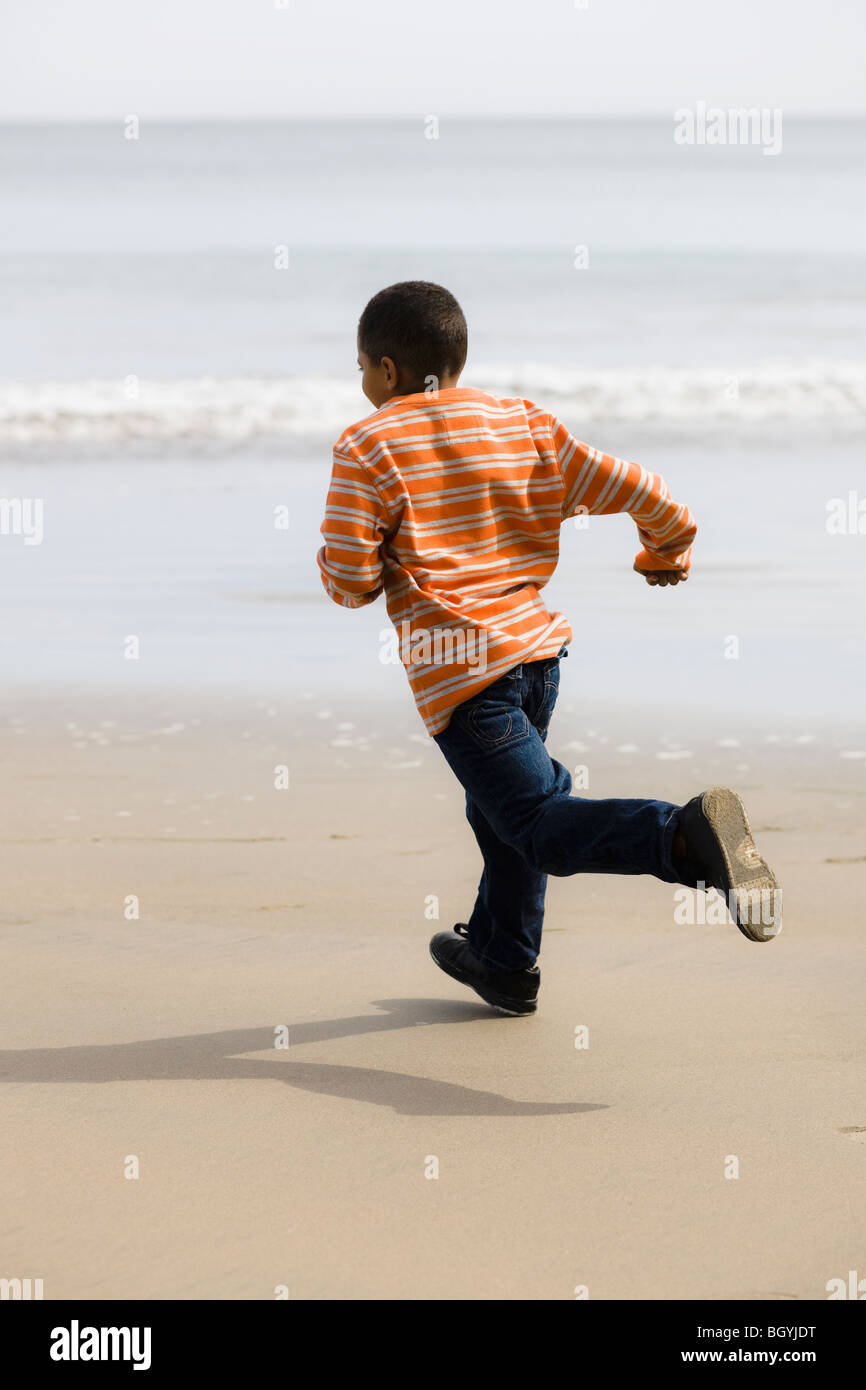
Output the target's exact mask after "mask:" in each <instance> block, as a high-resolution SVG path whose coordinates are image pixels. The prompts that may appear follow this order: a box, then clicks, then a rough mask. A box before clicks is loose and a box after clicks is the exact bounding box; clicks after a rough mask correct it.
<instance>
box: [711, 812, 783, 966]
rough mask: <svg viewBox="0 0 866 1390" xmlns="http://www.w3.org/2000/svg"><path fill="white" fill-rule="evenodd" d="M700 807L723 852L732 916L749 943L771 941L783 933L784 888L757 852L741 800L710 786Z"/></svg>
mask: <svg viewBox="0 0 866 1390" xmlns="http://www.w3.org/2000/svg"><path fill="white" fill-rule="evenodd" d="M701 807H702V809H703V812H704V815H705V816H706V818H707V820H708V821H709V823H710V825H711V827H712V829H713V833H714V834H715V836H716V839H717V840H718V842H719V845H720V847H721V850H722V855H723V858H724V861H725V868H726V870H727V873H728V885H727V889H726V890H724V891H725V897H726V900H727V904H728V911H729V912H730V914H731V917H732V918H733V920H734V922H735V923H736V924H737V926H738V927H739V929H740V931H741V932H742V933H743V935H744V936H745V937H748V939H749V941H772V940H773V938H774V937H776V936H778V934H779V932H780V931H781V930H782V889H781V886H780V884H779V881H778V879H777V878H776V875H775V874H774V873H773V871H772V869H771V868H770V866H769V864H767V862H766V860H765V859H763V858H762V857H761V855H760V854H759V852H758V848H757V846H756V844H755V841H754V840H753V838H752V828H751V826H750V825H749V818H748V816H747V815H746V808H745V806H744V805H743V803H742V800H741V799H740V797H739V796H738V795H737V793H736V792H735V791H732V790H731V788H730V787H711V788H710V789H709V791H706V792H704V795H703V798H702V800H701ZM720 891H723V890H721V889H720Z"/></svg>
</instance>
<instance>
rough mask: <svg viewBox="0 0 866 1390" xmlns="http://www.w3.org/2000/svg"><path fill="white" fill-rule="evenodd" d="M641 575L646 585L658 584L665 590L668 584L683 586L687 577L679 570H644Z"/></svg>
mask: <svg viewBox="0 0 866 1390" xmlns="http://www.w3.org/2000/svg"><path fill="white" fill-rule="evenodd" d="M642 573H643V577H644V579H645V580H646V582H647V584H653V585H656V584H658V585H661V587H662V588H663V589H665V588H667V586H668V584H685V582H686V580H687V579H688V577H689V576H688V574H683V573H682V572H681V571H680V570H655V571H649V572H647V571H646V570H644V571H642Z"/></svg>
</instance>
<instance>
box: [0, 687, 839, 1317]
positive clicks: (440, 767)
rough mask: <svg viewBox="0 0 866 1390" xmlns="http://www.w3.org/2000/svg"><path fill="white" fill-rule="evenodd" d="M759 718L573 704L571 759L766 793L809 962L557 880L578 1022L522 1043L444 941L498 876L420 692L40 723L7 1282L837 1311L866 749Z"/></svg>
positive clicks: (649, 897)
mask: <svg viewBox="0 0 866 1390" xmlns="http://www.w3.org/2000/svg"><path fill="white" fill-rule="evenodd" d="M323 714H326V715H327V717H319V716H321V715H323ZM341 725H343V726H345V725H352V726H353V727H340V726H341ZM729 732H730V731H728V730H725V731H722V730H718V731H715V732H712V731H710V730H705V731H704V734H703V737H702V740H700V741H696V740H694V739H691V740H685V741H683V742H681V737H682V736H681V735H679V736H678V734H677V731H676V730H674V732H673V733H669V734H667V735H664V737H666V739H667V742H664V743H663V742H661V741H660V738H659V736H657V735H656V734H654V733H653V732H652V731H642V733H641V734H636V733H635V730H634V727H628V728H626V727H625V726H624V725H622V724H618V723H617V721H616V719H614V718H613V717H609V721H608V725H607V726H605V725H600V726H599V727H597V728H593V727H592V725H591V724H590V722H589V721H588V720H587V719H585V718H578V717H577V716H575V715H574V714H572V715H565V716H563V715H561V714H560V713H559V712H557V715H556V717H555V721H554V726H553V732H552V736H551V747H552V750H553V751H554V752H555V753H557V754H558V755H559V756H562V757H564V758H565V759H566V760H567V761H570V762H571V763H575V762H578V761H580V762H589V763H590V764H591V767H592V785H591V788H590V794H595V795H599V796H601V795H658V796H664V797H669V798H670V799H672V800H675V801H684V800H685V799H686V798H687V797H688V796H689V795H691V794H693V793H694V792H695V791H697V790H699V789H700V788H701V787H702V786H705V785H709V784H712V783H714V782H718V781H724V782H730V783H732V784H733V785H735V786H737V787H738V788H739V789H740V790H741V791H742V792H743V795H744V797H745V799H746V803H747V806H748V807H749V810H750V814H751V816H752V821H753V825H754V826H755V828H756V838H757V840H758V843H759V845H760V847H761V848H762V850H763V851H764V852H765V853H766V855H767V857H768V858H770V860H771V862H772V863H773V865H774V867H775V868H776V869H777V872H778V874H779V877H780V878H781V880H782V882H783V885H784V891H785V899H786V914H785V923H784V927H783V930H782V932H781V934H780V935H779V937H778V938H777V939H776V940H774V941H772V942H770V943H768V944H766V945H754V944H751V943H749V942H747V941H746V940H745V939H744V938H743V937H742V936H741V935H740V933H739V932H738V931H737V930H736V929H735V928H734V927H733V926H732V925H730V924H728V925H725V926H713V925H690V926H686V925H680V924H677V923H675V921H674V919H673V898H672V894H673V890H672V889H671V887H670V886H668V885H665V884H661V883H657V882H656V881H654V880H651V879H648V878H639V879H629V878H621V879H619V878H613V877H601V876H588V877H584V878H580V879H571V880H556V881H551V885H550V890H549V897H548V916H547V925H546V928H545V937H544V944H543V951H542V956H541V960H540V964H541V968H542V987H541V997H540V999H541V1003H540V1009H539V1012H538V1014H537V1015H535V1016H533V1017H531V1018H524V1019H509V1018H504V1017H502V1016H500V1015H497V1014H495V1013H494V1012H492V1011H491V1010H489V1009H488V1008H487V1007H486V1006H485V1005H484V1004H483V1003H482V1002H481V1001H480V1000H477V999H476V998H475V996H474V995H472V994H471V993H470V992H469V991H468V990H466V989H464V988H462V987H461V986H460V985H458V984H456V983H455V982H453V981H451V980H449V979H448V978H447V977H445V976H444V975H442V974H441V973H440V972H439V971H438V970H437V969H436V967H435V966H434V965H433V963H432V961H431V960H430V959H429V956H428V953H427V942H428V939H429V936H430V935H431V934H432V932H433V931H435V930H438V929H440V928H442V927H443V926H450V925H451V924H452V923H453V922H454V921H456V920H460V919H463V920H465V917H466V915H467V913H468V911H469V910H470V908H471V903H472V898H473V896H474V887H475V883H476V880H477V876H478V871H479V862H478V857H477V852H476V850H475V846H474V842H473V840H472V837H471V834H470V832H469V830H468V827H467V826H466V824H465V822H464V821H463V818H462V793H461V791H460V789H459V787H458V786H457V784H456V783H455V782H454V781H453V779H452V777H451V774H450V773H449V771H448V769H447V767H446V766H445V764H444V761H443V760H442V759H441V756H440V754H439V753H438V750H437V749H436V748H435V746H434V745H432V744H431V743H430V741H429V740H428V739H427V737H426V735H425V734H424V731H423V728H422V726H421V725H420V722H419V721H418V720H417V716H416V715H415V713H414V710H413V709H412V707H411V705H410V703H409V701H408V695H407V696H406V703H405V707H404V708H403V713H402V714H400V715H399V717H393V718H392V717H391V715H390V713H388V712H387V711H385V712H383V711H382V710H377V709H375V708H371V709H370V710H369V711H362V712H359V711H358V710H353V711H348V710H347V709H345V708H339V707H337V706H332V707H331V709H330V711H323V710H322V708H321V703H320V702H318V701H317V700H315V699H312V698H311V699H309V700H307V701H306V702H304V701H289V700H284V701H273V702H268V701H264V700H257V699H250V700H249V701H243V700H240V699H234V700H233V701H232V702H228V701H226V702H224V703H223V704H220V703H219V702H216V701H215V700H214V698H213V695H212V694H210V695H203V696H201V697H197V696H195V695H194V694H192V693H189V692H188V693H187V694H186V695H185V696H183V697H180V696H178V695H172V696H170V697H169V696H167V695H166V696H160V695H158V694H152V695H150V696H143V695H142V696H135V697H133V696H131V695H129V694H127V695H125V696H120V695H118V694H117V693H115V694H114V695H109V694H104V695H101V696H93V695H84V694H81V695H72V694H71V695H69V696H67V697H64V698H61V697H59V696H50V697H49V696H45V697H43V698H41V699H39V700H35V701H28V700H25V699H24V698H23V697H22V698H21V699H20V700H18V701H16V702H13V708H12V713H11V716H10V721H9V723H8V724H7V725H6V727H5V728H4V730H3V732H2V752H3V760H4V764H5V778H4V780H5V785H6V790H7V796H6V798H5V799H4V800H5V811H4V820H3V824H2V840H3V851H4V853H3V862H4V893H3V913H2V933H0V950H2V978H3V983H4V1005H5V1006H4V1009H3V1029H2V1051H0V1084H2V1100H3V1116H4V1123H3V1125H2V1126H0V1186H2V1192H3V1201H2V1217H0V1249H2V1252H3V1258H2V1264H3V1268H2V1269H0V1275H2V1276H3V1277H7V1278H12V1277H20V1278H26V1277H30V1278H41V1279H42V1280H43V1281H44V1296H45V1298H46V1299H59V1298H85V1299H89V1298H94V1299H95V1298H115V1299H137V1298H161V1299H171V1298H178V1299H193V1298H205V1299H271V1298H274V1297H275V1296H276V1295H277V1292H278V1291H279V1290H280V1289H281V1288H287V1289H288V1291H289V1296H290V1297H291V1298H294V1299H386V1298H387V1299H391V1298H393V1299H413V1300H415V1299H436V1300H438V1299H533V1300H534V1299H572V1298H574V1297H575V1290H576V1289H580V1288H585V1289H586V1290H587V1291H588V1296H589V1298H590V1299H644V1298H650V1299H672V1298H686V1299H727V1298H741V1299H750V1300H762V1299H768V1300H772V1299H781V1300H785V1299H823V1298H826V1297H827V1293H826V1284H827V1281H828V1280H830V1279H833V1278H839V1277H841V1278H847V1276H848V1271H849V1270H850V1269H857V1270H859V1271H860V1274H861V1277H862V1276H863V1275H866V1266H864V1259H866V1256H864V1217H863V1213H864V1210H866V1201H864V1198H866V1176H864V1173H866V1101H864V1091H863V1083H862V1058H863V1046H862V981H863V963H864V948H863V935H862V920H863V910H862V903H863V895H864V883H866V836H864V828H863V808H864V791H866V787H864V777H866V759H864V758H862V757H857V756H852V755H856V754H858V753H860V752H861V751H862V750H860V749H859V748H858V747H857V746H856V744H852V743H850V741H849V742H848V743H846V742H845V741H844V740H842V741H841V742H840V741H839V740H836V742H835V743H834V742H833V740H832V739H829V738H826V737H824V736H821V735H813V734H809V733H807V734H802V733H801V734H798V733H797V732H796V731H789V732H786V733H783V734H781V735H780V734H778V733H774V732H773V731H769V732H768V731H766V730H763V731H762V730H754V731H752V732H751V733H750V734H748V735H742V736H741V737H739V738H738V739H737V740H736V743H734V742H733V741H732V740H731V739H730V738H726V737H723V736H724V735H727V734H729ZM720 740H721V742H720ZM678 744H680V746H677V745H678ZM572 745H573V746H572ZM659 754H663V755H664V756H661V757H660V756H659ZM846 754H847V755H848V756H845V755H846ZM283 764H285V765H286V766H287V767H288V769H289V781H290V785H289V788H288V789H287V790H276V789H275V788H274V775H275V774H274V769H275V767H277V766H279V765H283ZM132 895H134V896H135V897H136V898H137V899H138V909H137V910H138V916H137V917H136V916H135V915H134V910H135V907H134V903H132ZM434 897H435V899H437V900H438V914H439V915H438V918H435V917H433V916H431V915H430V914H431V913H432V911H433V910H434V908H433V907H431V905H430V901H429V900H430V899H431V898H434ZM579 1028H583V1029H588V1040H589V1045H588V1047H581V1048H577V1047H575V1036H576V1033H575V1030H576V1029H579ZM285 1029H287V1030H288V1034H287V1036H288V1046H285V1047H283V1046H275V1042H278V1041H281V1040H284V1038H285V1036H286V1035H285V1033H284V1032H280V1031H278V1030H285ZM133 1159H135V1160H137V1165H138V1176H137V1177H128V1176H125V1172H129V1171H132V1170H133V1168H134V1165H133ZM433 1160H435V1162H434V1161H433ZM734 1160H736V1163H734ZM737 1167H738V1173H739V1176H737V1177H733V1176H726V1172H727V1173H728V1174H730V1173H732V1172H733V1171H734V1170H735V1169H736V1168H737ZM437 1169H438V1176H429V1175H430V1174H432V1173H435V1172H436V1171H437Z"/></svg>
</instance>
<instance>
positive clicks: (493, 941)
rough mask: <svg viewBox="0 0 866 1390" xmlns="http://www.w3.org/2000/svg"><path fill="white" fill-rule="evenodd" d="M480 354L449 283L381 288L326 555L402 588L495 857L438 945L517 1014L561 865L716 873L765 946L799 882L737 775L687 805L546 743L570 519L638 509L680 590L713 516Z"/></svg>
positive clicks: (489, 997)
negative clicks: (477, 375) (566, 759)
mask: <svg viewBox="0 0 866 1390" xmlns="http://www.w3.org/2000/svg"><path fill="white" fill-rule="evenodd" d="M466 349H467V329H466V320H465V319H464V317H463V312H462V310H461V308H460V305H459V304H458V303H457V301H456V299H455V298H454V297H453V295H451V294H449V292H448V291H447V290H445V289H443V288H442V287H441V286H439V285H433V284H429V283H428V282H426V281H418V280H410V281H405V282H403V283H401V284H397V285H391V286H389V287H388V288H387V289H384V290H381V291H380V292H379V294H377V295H375V296H374V297H373V299H371V300H370V302H369V304H368V305H367V307H366V308H365V310H364V312H363V314H362V315H361V319H360V323H359V325H358V367H359V370H360V371H361V372H362V373H363V377H362V383H361V384H362V387H363V390H364V394H365V395H366V397H367V399H368V400H369V401H370V402H371V403H372V404H373V405H374V406H375V407H376V411H375V413H374V414H372V415H369V416H367V417H366V418H365V419H363V420H361V421H360V422H359V423H358V424H356V425H352V426H351V427H350V428H349V429H347V430H345V431H344V433H343V434H342V435H341V436H340V438H339V440H338V441H337V444H336V445H335V448H334V462H333V472H332V476H331V485H330V491H329V494H328V500H327V506H326V511H325V519H324V521H323V523H322V528H321V530H322V534H323V536H324V540H325V544H324V545H323V547H322V548H321V550H320V551H319V554H318V563H319V568H320V570H321V576H322V582H323V584H324V586H325V589H326V590H327V592H328V595H329V596H330V597H331V598H332V599H333V600H334V602H335V603H338V604H341V605H342V606H343V607H346V608H357V607H360V606H361V605H363V604H367V603H372V601H373V600H374V599H375V598H377V597H378V596H379V594H380V593H382V592H383V591H384V593H385V596H386V602H387V607H388V614H389V617H390V618H391V620H392V622H393V624H394V627H395V629H396V630H397V631H398V632H402V633H403V641H402V658H403V662H404V665H405V666H406V669H407V673H408V676H409V681H410V685H411V687H412V691H413V694H414V696H415V700H416V702H417V705H418V709H419V712H420V714H421V717H422V719H423V720H424V723H425V725H426V728H427V731H428V733H429V734H430V735H431V737H432V738H433V739H434V740H435V741H436V743H437V744H438V745H439V747H440V749H441V750H442V753H443V754H444V756H445V758H446V760H447V762H448V763H449V765H450V766H451V768H452V770H453V771H454V773H455V774H456V776H457V778H458V780H459V781H460V782H461V784H462V785H463V787H464V789H465V792H466V815H467V818H468V820H469V823H470V825H471V826H472V829H473V831H474V832H475V836H476V839H477V841H478V845H479V848H480V850H481V854H482V857H483V860H484V871H483V873H482V876H481V882H480V884H479V888H478V897H477V899H476V902H475V907H474V909H473V912H472V915H471V917H470V918H469V922H468V923H462V922H461V923H458V924H457V926H456V927H455V929H454V930H453V931H442V932H437V933H436V935H435V936H434V937H433V938H432V940H431V942H430V952H431V955H432V956H433V959H434V960H435V962H436V964H437V965H438V966H440V968H441V969H442V970H444V971H445V972H446V973H447V974H448V975H450V976H452V977H453V978H454V979H456V980H459V981H460V982H461V983H463V984H466V985H468V986H470V988H472V989H474V990H475V992H476V994H478V995H480V997H481V998H482V999H483V1000H485V1002H486V1003H488V1004H490V1005H492V1006H493V1007H494V1008H496V1009H498V1010H499V1011H500V1012H503V1013H507V1014H513V1015H517V1014H529V1013H533V1012H535V1010H536V1008H537V1000H538V987H539V983H540V979H541V976H540V972H539V968H538V966H537V964H536V960H537V958H538V953H539V950H540V946H541V929H542V922H543V917H544V894H545V887H546V884H547V875H548V874H559V875H565V874H576V873H616V874H653V875H654V876H655V877H656V878H659V879H662V880H663V881H664V882H666V883H681V884H685V885H687V886H688V887H691V888H696V887H701V888H710V887H714V888H716V889H718V890H719V891H720V892H722V893H723V894H724V895H725V898H726V901H727V902H728V905H729V907H730V911H731V915H732V917H733V918H734V920H735V921H736V923H737V925H738V926H739V928H740V930H741V931H742V933H743V935H744V936H746V937H748V938H749V940H751V941H768V940H770V938H771V937H772V936H773V935H775V934H776V932H777V931H778V930H779V929H780V928H779V925H778V924H777V914H776V892H777V890H778V884H777V882H776V879H775V877H774V875H773V874H772V872H771V871H770V869H769V868H768V867H767V865H766V863H765V862H764V860H763V859H762V858H761V856H760V855H759V853H758V851H757V849H756V848H755V845H754V842H753V840H752V836H751V831H750V828H749V823H748V820H747V819H746V813H745V809H744V807H743V804H742V802H741V801H740V798H739V797H738V796H737V794H736V793H735V792H733V791H731V790H730V789H728V788H725V787H714V788H711V789H710V790H709V791H706V792H703V793H702V794H701V795H699V796H696V797H694V798H693V799H692V800H691V801H689V802H688V803H687V805H686V806H684V807H679V806H675V805H672V804H671V803H670V802H664V801H641V800H622V799H617V800H603V801H595V800H589V799H587V798H582V797H572V796H570V795H569V792H570V789H571V777H570V775H569V773H568V771H567V769H566V768H565V767H563V766H562V764H561V763H558V762H557V761H556V760H555V759H553V758H551V756H550V754H549V753H548V752H547V749H546V748H545V738H546V735H547V727H548V724H549V722H550V716H551V713H552V711H553V706H554V703H555V701H556V696H557V690H558V686H559V660H560V658H561V657H562V656H565V655H567V652H566V647H567V646H568V643H569V642H570V641H571V640H572V637H573V633H572V630H571V628H570V626H569V624H568V622H567V620H566V619H565V618H564V617H563V615H562V614H560V613H549V612H548V611H547V609H546V608H545V606H544V604H543V602H542V599H541V596H540V593H539V590H540V589H541V588H542V587H543V585H544V584H546V583H547V581H548V579H549V578H550V577H551V575H552V574H553V571H554V569H555V567H556V563H557V558H558V553H559V528H560V525H561V523H562V522H563V521H564V520H565V519H566V518H567V517H570V516H573V515H575V514H577V513H578V512H580V513H581V514H588V515H593V516H596V515H601V514H607V513H611V512H622V511H626V512H629V513H630V514H631V515H632V516H633V518H634V520H635V522H636V523H637V527H638V536H639V539H640V542H641V545H642V546H643V549H642V550H641V551H640V554H639V555H638V557H637V559H636V560H635V562H634V568H635V569H636V570H637V572H638V573H639V574H642V575H643V576H644V578H645V579H646V582H647V583H648V584H652V585H656V586H659V587H666V586H667V585H673V584H677V583H682V582H683V581H685V580H686V579H687V578H688V571H689V562H690V554H691V545H692V542H693V540H694V538H695V534H696V530H697V528H696V526H695V523H694V521H693V519H692V517H691V515H690V513H689V510H688V508H687V507H685V506H678V505H677V504H676V503H674V502H673V500H672V499H671V496H670V493H669V491H668V488H667V486H666V484H665V482H664V480H663V479H662V478H660V477H658V476H656V475H654V474H650V473H647V472H646V471H645V470H644V469H643V468H640V467H638V465H637V464H634V463H624V462H622V461H621V460H620V459H616V458H613V457H611V456H610V455H609V454H603V453H600V452H599V451H598V450H596V449H591V448H589V447H588V446H587V445H586V444H581V443H580V442H579V441H577V440H575V439H574V438H572V436H571V435H570V434H569V432H568V431H567V430H566V429H565V427H564V426H563V425H562V424H561V423H560V421H559V420H558V419H556V417H555V416H553V415H551V414H550V413H549V412H548V411H545V410H543V409H542V408H541V407H539V406H537V405H534V404H533V403H532V402H531V401H525V400H521V399H516V398H499V397H495V396H492V395H490V394H488V393H487V392H485V391H477V390H474V389H472V388H470V387H460V386H458V384H457V383H458V380H459V377H460V373H461V371H462V370H463V366H464V363H465V361H466ZM443 652H445V653H446V657H445V658H443ZM778 891H779V896H781V890H778ZM768 902H769V905H770V908H771V911H770V912H769V913H768V911H767V907H768Z"/></svg>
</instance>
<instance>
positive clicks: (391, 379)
mask: <svg viewBox="0 0 866 1390" xmlns="http://www.w3.org/2000/svg"><path fill="white" fill-rule="evenodd" d="M380 366H381V367H382V370H383V371H384V373H385V380H386V382H387V383H388V386H389V387H392V388H393V387H394V386H396V385H397V364H396V363H395V361H394V359H393V357H383V358H382V361H381V363H380Z"/></svg>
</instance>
